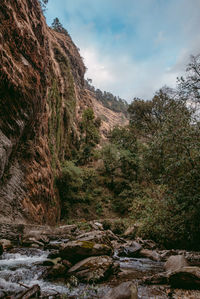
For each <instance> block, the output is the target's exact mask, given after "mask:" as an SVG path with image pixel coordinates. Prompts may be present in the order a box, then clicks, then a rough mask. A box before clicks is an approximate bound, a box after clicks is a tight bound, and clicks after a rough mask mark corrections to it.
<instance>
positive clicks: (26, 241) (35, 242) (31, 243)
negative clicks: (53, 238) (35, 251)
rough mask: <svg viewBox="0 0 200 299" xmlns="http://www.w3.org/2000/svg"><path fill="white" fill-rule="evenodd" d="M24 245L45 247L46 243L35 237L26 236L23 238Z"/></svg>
mask: <svg viewBox="0 0 200 299" xmlns="http://www.w3.org/2000/svg"><path fill="white" fill-rule="evenodd" d="M22 245H23V246H25V247H35V248H39V247H43V246H44V243H42V242H39V241H38V240H37V239H36V238H35V237H26V238H24V239H23V240H22Z"/></svg>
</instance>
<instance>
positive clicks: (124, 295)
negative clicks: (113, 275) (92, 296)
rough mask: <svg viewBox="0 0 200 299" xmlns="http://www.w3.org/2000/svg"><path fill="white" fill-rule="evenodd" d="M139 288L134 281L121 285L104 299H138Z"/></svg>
mask: <svg viewBox="0 0 200 299" xmlns="http://www.w3.org/2000/svg"><path fill="white" fill-rule="evenodd" d="M137 298H138V291H137V286H136V285H135V284H134V283H133V282H132V281H127V282H123V283H121V284H120V285H119V286H118V287H116V288H114V289H112V290H110V291H109V292H108V293H107V294H106V295H105V296H104V297H103V299H137Z"/></svg>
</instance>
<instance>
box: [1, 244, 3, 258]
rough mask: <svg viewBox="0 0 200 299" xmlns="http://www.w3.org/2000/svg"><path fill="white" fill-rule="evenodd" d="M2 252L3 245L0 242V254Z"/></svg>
mask: <svg viewBox="0 0 200 299" xmlns="http://www.w3.org/2000/svg"><path fill="white" fill-rule="evenodd" d="M2 254H3V245H2V244H0V256H1V255H2Z"/></svg>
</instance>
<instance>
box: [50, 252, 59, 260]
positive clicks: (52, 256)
mask: <svg viewBox="0 0 200 299" xmlns="http://www.w3.org/2000/svg"><path fill="white" fill-rule="evenodd" d="M57 257H59V250H52V251H51V252H50V253H49V255H48V258H49V259H55V258H57Z"/></svg>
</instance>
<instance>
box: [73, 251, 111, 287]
mask: <svg viewBox="0 0 200 299" xmlns="http://www.w3.org/2000/svg"><path fill="white" fill-rule="evenodd" d="M113 265H114V264H113V260H112V258H111V257H109V256H95V257H89V258H87V259H84V260H82V261H80V262H79V263H77V264H75V265H74V266H73V267H72V268H70V269H69V271H68V274H69V275H73V276H75V277H77V278H78V279H79V280H80V281H82V282H88V283H92V282H99V281H102V280H104V279H106V278H107V277H108V276H109V275H110V274H111V273H113V271H114V269H113Z"/></svg>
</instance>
